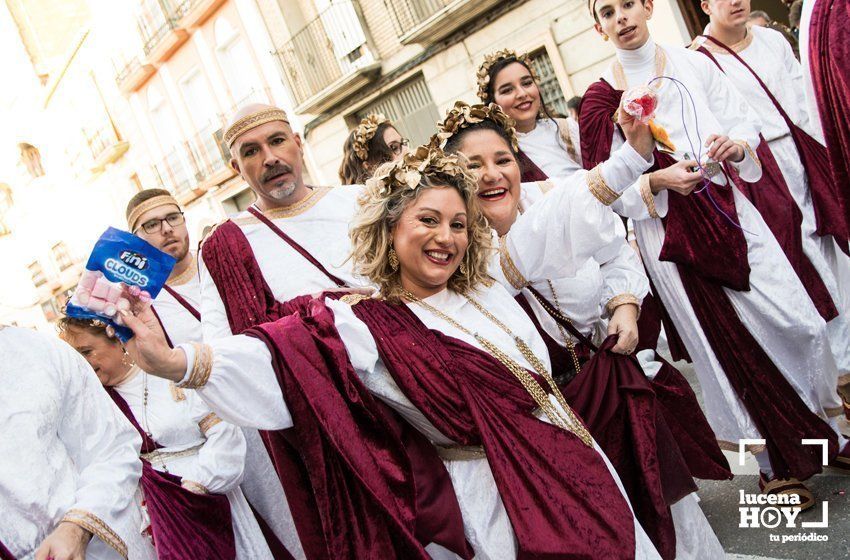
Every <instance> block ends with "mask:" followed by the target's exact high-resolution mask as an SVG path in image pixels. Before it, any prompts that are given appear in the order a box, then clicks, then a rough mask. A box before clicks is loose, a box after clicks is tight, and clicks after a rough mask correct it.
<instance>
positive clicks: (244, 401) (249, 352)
mask: <svg viewBox="0 0 850 560" xmlns="http://www.w3.org/2000/svg"><path fill="white" fill-rule="evenodd" d="M205 344H206V345H207V346H209V347H210V348H211V350H212V370H211V371H210V375H209V378H208V379H207V380H206V383H205V384H204V386H203V387H199V388H197V389H195V391H196V392H197V394H198V396H200V397H201V398H202V399H203V401H204V402H205V403H206V404H207V406H209V407H210V409H211V410H212V411H213V412H215V413H216V414H218V415H219V416H220V417H221V419H222V420H225V421H227V422H230V423H231V424H235V425H237V426H241V427H245V428H256V429H258V430H283V429H286V428H290V427H292V416H291V415H290V413H289V408H288V407H287V406H286V403H285V402H284V400H283V393H282V392H281V390H280V384H279V383H278V381H277V375H276V374H275V372H274V369H273V367H272V357H271V352H269V349H268V347H267V346H266V345H265V343H263V342H262V341H261V340H259V339H256V338H254V337H251V336H247V335H241V334H240V335H236V336H229V337H227V338H220V339H218V340H205ZM178 348H181V349H182V350H183V351H184V352H185V353H186V363H187V371H186V375H185V376H184V377H183V379H182V381H181V383H184V382H186V381H187V380H188V379H189V376H190V374H191V373H192V372H191V369H192V364H193V363H194V359H195V349H194V347H193V346H192V345H191V344H180V345H178Z"/></svg>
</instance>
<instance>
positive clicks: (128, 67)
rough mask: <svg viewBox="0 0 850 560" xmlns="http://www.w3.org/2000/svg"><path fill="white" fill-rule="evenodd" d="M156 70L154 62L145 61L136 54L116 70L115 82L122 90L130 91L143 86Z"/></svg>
mask: <svg viewBox="0 0 850 560" xmlns="http://www.w3.org/2000/svg"><path fill="white" fill-rule="evenodd" d="M154 72H156V68H154V67H153V65H152V64H148V63H146V62H145V63H143V62H142V61H141V60H139V57H138V56H134V57H132V58H130V60H128V61H126V62H125V63H124V65H123V66H121V67H120V68H119V69H118V70H117V71H116V73H115V83H116V84H117V85H118V88H119V89H120V90H121V91H123V92H125V93H130V92H133V91H136V90H137V89H139V88H140V87H142V86H143V85H144V83H145V82H146V81H147V80H148V78H150V77H151V76H152V75H153V74H154Z"/></svg>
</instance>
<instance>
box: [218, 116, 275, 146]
mask: <svg viewBox="0 0 850 560" xmlns="http://www.w3.org/2000/svg"><path fill="white" fill-rule="evenodd" d="M272 121H283V122H285V123H286V124H289V117H287V116H286V113H285V112H284V111H283V110H282V109H277V108H273V109H263V110H262V111H257V112H256V113H253V114H251V115H248V116H247V117H242V118H241V119H239V120H238V121H236V122H235V123H233V124H232V125H231V126H230V127H229V128H228V129H227V130H225V131H224V137H223V140H224V143H225V144H227V147H228V148H231V147H233V142H234V141H235V140H236V139H237V138H238V137H239V136H241V135H242V134H244V133H246V132H248V131H249V130H251V129H253V128H257V127H258V126H260V125H263V124H266V123H270V122H272Z"/></svg>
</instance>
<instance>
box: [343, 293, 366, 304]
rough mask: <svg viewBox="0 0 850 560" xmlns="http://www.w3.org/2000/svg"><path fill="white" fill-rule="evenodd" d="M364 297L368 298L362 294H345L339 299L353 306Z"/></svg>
mask: <svg viewBox="0 0 850 560" xmlns="http://www.w3.org/2000/svg"><path fill="white" fill-rule="evenodd" d="M364 299H369V296H367V295H364V294H345V295H344V296H342V297H341V298H339V301H341V302H342V303H345V304H347V305H350V306H352V307H354V306H355V305H357V304H358V303H360V302H361V301H363V300H364Z"/></svg>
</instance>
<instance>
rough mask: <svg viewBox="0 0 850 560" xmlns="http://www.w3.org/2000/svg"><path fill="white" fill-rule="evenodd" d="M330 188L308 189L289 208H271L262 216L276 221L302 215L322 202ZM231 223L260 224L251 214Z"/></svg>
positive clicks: (239, 224) (242, 224) (240, 224)
mask: <svg viewBox="0 0 850 560" xmlns="http://www.w3.org/2000/svg"><path fill="white" fill-rule="evenodd" d="M332 188H333V187H314V188H312V189H310V193H309V194H308V195H307V196H305V197H304V198H302V199H301V200H299V201H298V202H296V203H294V204H290V205H289V206H281V207H280V208H272V209H271V210H266V211H262V212H263V216H265V217H266V218H268V219H270V220H277V219H280V218H291V217H293V216H298V215H299V214H303V213H304V212H306V211H307V210H309V209H310V208H312V207H313V206H315V205H316V204H317V203H318V202H319V201H320V200H322V198H324V197H325V195H326V194H328V193H329V192H330V191H331V189H332ZM233 221H234V223H236V225H238V226H245V225H250V224H259V223H260V220H258V219H257V218H255V217H254V216H252V215H251V214H248V215H247V216H239V217H238V218H234V220H233Z"/></svg>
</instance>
